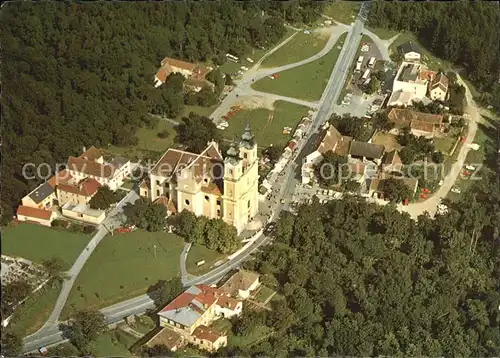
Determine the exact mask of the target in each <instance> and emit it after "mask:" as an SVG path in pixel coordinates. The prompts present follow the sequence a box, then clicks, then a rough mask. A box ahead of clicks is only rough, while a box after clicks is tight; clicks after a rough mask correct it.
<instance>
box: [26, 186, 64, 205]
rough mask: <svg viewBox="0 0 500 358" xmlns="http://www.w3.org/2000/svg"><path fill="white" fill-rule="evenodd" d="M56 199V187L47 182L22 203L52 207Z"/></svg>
mask: <svg viewBox="0 0 500 358" xmlns="http://www.w3.org/2000/svg"><path fill="white" fill-rule="evenodd" d="M55 201H56V194H55V190H54V188H53V187H52V186H51V185H50V184H49V183H48V182H45V183H43V184H41V185H39V186H38V187H37V188H35V189H34V190H33V191H31V192H30V193H29V194H28V195H26V196H25V197H24V198H23V199H22V205H23V206H28V207H31V208H38V209H50V208H51V207H52V205H54V203H55Z"/></svg>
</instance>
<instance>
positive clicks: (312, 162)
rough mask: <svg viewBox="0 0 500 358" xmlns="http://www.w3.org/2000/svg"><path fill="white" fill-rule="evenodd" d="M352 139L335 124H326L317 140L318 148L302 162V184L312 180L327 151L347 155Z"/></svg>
mask: <svg viewBox="0 0 500 358" xmlns="http://www.w3.org/2000/svg"><path fill="white" fill-rule="evenodd" d="M351 141H352V138H351V137H348V136H343V135H342V134H340V132H339V131H338V130H337V128H335V127H334V126H333V125H329V124H328V123H327V124H326V125H324V126H323V128H322V130H321V132H320V134H319V136H318V141H317V142H316V150H315V151H314V152H312V153H310V154H309V155H308V156H307V157H306V158H305V160H304V163H303V164H302V168H301V170H302V184H309V183H310V182H311V179H312V177H313V175H314V167H315V166H316V165H318V164H319V163H321V161H322V160H323V155H324V154H325V153H327V152H329V151H332V152H334V153H336V154H338V155H340V156H347V152H348V149H349V144H350V142H351Z"/></svg>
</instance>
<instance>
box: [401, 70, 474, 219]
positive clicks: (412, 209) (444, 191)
mask: <svg viewBox="0 0 500 358" xmlns="http://www.w3.org/2000/svg"><path fill="white" fill-rule="evenodd" d="M457 80H458V83H460V84H461V85H462V86H464V87H465V96H466V98H467V107H466V109H465V113H467V114H468V115H469V118H470V119H469V121H468V132H467V137H466V139H465V143H464V144H463V145H462V148H460V153H459V154H458V158H457V161H456V162H455V163H454V164H453V166H452V167H451V170H450V172H449V173H448V175H447V176H446V178H444V182H443V185H441V187H440V188H439V189H438V190H437V192H436V193H435V194H434V195H433V196H432V197H430V198H429V199H427V200H426V201H424V202H421V203H414V204H409V205H407V206H402V205H401V206H399V209H400V210H401V211H403V212H407V213H408V214H410V216H411V217H412V218H414V219H416V218H417V217H418V216H419V215H421V214H423V213H425V212H426V211H427V212H428V213H429V214H430V215H431V217H434V215H435V214H436V212H437V207H438V205H439V204H440V203H441V200H442V199H443V198H445V197H446V196H447V195H448V193H449V191H450V190H451V188H452V187H453V185H454V184H455V181H456V180H457V178H458V175H459V174H460V172H461V170H462V168H463V166H464V163H465V159H466V158H467V153H468V152H469V150H470V148H469V144H471V143H473V142H474V137H475V136H476V131H477V124H478V122H480V120H481V116H480V113H479V112H480V110H479V109H478V107H477V105H476V102H475V101H474V100H473V99H472V94H471V92H470V90H469V87H468V86H467V85H466V84H465V83H464V82H463V80H462V78H461V77H460V76H459V75H458V74H457Z"/></svg>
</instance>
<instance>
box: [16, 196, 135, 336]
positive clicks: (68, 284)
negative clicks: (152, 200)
mask: <svg viewBox="0 0 500 358" xmlns="http://www.w3.org/2000/svg"><path fill="white" fill-rule="evenodd" d="M138 198H139V196H138V195H137V194H136V193H135V192H133V191H131V192H129V193H128V194H127V196H125V198H123V199H122V201H121V202H120V203H119V204H118V205H117V207H116V208H115V209H114V210H113V211H112V212H111V213H110V214H108V217H107V218H106V220H105V221H104V222H103V225H100V226H99V229H98V231H97V233H96V234H95V235H94V237H93V238H92V239H91V240H90V241H89V243H88V244H87V246H86V247H85V249H84V250H83V251H82V252H81V253H80V256H78V258H77V259H76V261H75V263H74V264H73V266H72V267H71V269H70V270H69V271H68V272H67V275H68V279H66V280H64V282H63V287H62V289H61V292H60V293H59V297H58V298H57V301H56V304H55V306H54V309H53V310H52V313H51V314H50V316H49V319H48V320H47V322H45V324H44V325H43V327H42V328H40V330H38V331H37V332H35V333H34V334H32V335H30V336H28V337H26V338H25V341H26V342H29V341H31V340H36V339H38V338H39V337H45V336H47V335H50V334H52V333H54V332H56V331H57V325H58V321H59V316H60V315H61V311H62V309H63V307H64V305H65V304H66V300H67V299H68V296H69V293H70V292H71V288H72V287H73V284H74V283H75V280H76V278H77V276H78V274H79V273H80V271H81V269H82V268H83V266H84V265H85V262H87V260H88V258H89V257H90V255H91V254H92V252H93V251H94V249H95V248H96V247H97V245H98V244H99V243H100V242H101V240H102V239H103V238H104V237H105V236H106V234H108V232H109V231H108V229H109V230H113V229H114V228H116V227H118V226H120V225H121V217H120V216H121V215H122V214H121V213H122V208H123V206H124V205H125V204H127V203H129V202H131V203H133V202H134V201H135V200H137V199H138Z"/></svg>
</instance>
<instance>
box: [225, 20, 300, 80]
mask: <svg viewBox="0 0 500 358" xmlns="http://www.w3.org/2000/svg"><path fill="white" fill-rule="evenodd" d="M295 32H296V31H295V30H293V29H291V28H288V27H287V28H286V32H285V35H284V36H283V38H282V39H281V40H280V41H279V42H282V41H284V40H286V39H287V38H289V37H290V36H292V35H293V34H294V33H295ZM273 47H274V46H273ZM269 50H270V49H252V51H251V52H249V53H247V54H245V55H244V56H241V58H240V60H239V62H238V63H235V62H232V61H227V62H226V63H225V64H223V65H222V66H220V67H219V69H220V70H221V71H222V72H223V73H229V74H233V73H235V72H237V71H238V70H239V69H240V67H241V66H246V67H248V68H250V67H252V66H253V65H254V64H255V63H256V62H257V61H259V60H260V59H261V58H262V56H264V55H265V54H266V53H267V52H269ZM247 57H249V58H251V59H252V60H253V63H250V62H248V61H247V60H246V59H247Z"/></svg>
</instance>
